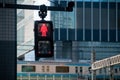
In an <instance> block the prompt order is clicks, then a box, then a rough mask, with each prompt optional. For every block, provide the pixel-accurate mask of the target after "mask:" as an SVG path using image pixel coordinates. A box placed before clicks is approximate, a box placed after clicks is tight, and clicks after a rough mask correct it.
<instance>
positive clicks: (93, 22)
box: [51, 0, 120, 62]
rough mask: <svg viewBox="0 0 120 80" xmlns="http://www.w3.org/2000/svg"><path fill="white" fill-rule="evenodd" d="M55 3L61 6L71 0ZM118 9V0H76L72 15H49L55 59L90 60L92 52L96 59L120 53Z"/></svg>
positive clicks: (59, 0) (60, 13)
mask: <svg viewBox="0 0 120 80" xmlns="http://www.w3.org/2000/svg"><path fill="white" fill-rule="evenodd" d="M54 1H55V3H56V4H58V5H60V6H63V7H64V6H67V3H68V1H70V0H65V1H61V0H58V1H56V0H54ZM72 1H73V0H72ZM53 5H54V4H53ZM58 5H56V6H58ZM119 9H120V2H119V0H75V7H74V10H73V12H51V19H52V21H53V23H54V40H55V46H56V48H55V49H56V50H55V52H56V57H55V59H68V60H71V61H73V62H76V61H77V62H79V61H81V60H90V59H91V52H92V51H93V50H95V52H96V60H100V59H103V58H107V57H110V56H113V55H116V54H119V53H120V50H119V48H120V25H119V18H120V10H119ZM68 55H69V56H68Z"/></svg>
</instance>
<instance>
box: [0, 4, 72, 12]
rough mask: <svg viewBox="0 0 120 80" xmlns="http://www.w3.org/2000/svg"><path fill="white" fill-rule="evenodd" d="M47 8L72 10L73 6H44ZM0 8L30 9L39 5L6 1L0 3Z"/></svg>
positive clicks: (38, 7)
mask: <svg viewBox="0 0 120 80" xmlns="http://www.w3.org/2000/svg"><path fill="white" fill-rule="evenodd" d="M46 7H47V10H50V11H68V12H71V11H73V7H69V8H68V7H54V6H46ZM0 8H10V9H30V10H40V6H39V5H24V4H8V3H0Z"/></svg>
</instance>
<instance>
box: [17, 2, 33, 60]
mask: <svg viewBox="0 0 120 80" xmlns="http://www.w3.org/2000/svg"><path fill="white" fill-rule="evenodd" d="M17 4H28V5H33V4H34V1H33V0H17ZM33 28H34V11H32V10H25V9H17V57H18V56H20V55H22V54H24V53H25V52H27V51H29V50H31V49H33V43H34V36H33V35H34V32H33ZM23 58H24V57H23V56H22V59H23Z"/></svg>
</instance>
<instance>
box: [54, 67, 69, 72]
mask: <svg viewBox="0 0 120 80" xmlns="http://www.w3.org/2000/svg"><path fill="white" fill-rule="evenodd" d="M56 72H57V73H69V67H68V66H56Z"/></svg>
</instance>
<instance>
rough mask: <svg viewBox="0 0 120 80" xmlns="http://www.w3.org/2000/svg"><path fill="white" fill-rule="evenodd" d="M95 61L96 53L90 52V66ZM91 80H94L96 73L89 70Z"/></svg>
mask: <svg viewBox="0 0 120 80" xmlns="http://www.w3.org/2000/svg"><path fill="white" fill-rule="evenodd" d="M95 60H96V53H95V50H94V49H93V50H92V53H91V64H92V63H94V62H95ZM91 80H96V71H95V70H91Z"/></svg>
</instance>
